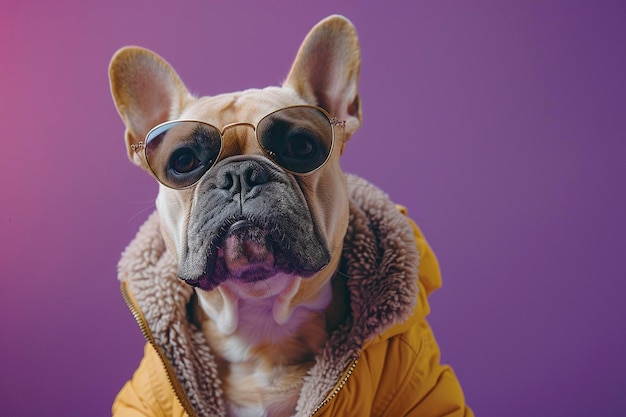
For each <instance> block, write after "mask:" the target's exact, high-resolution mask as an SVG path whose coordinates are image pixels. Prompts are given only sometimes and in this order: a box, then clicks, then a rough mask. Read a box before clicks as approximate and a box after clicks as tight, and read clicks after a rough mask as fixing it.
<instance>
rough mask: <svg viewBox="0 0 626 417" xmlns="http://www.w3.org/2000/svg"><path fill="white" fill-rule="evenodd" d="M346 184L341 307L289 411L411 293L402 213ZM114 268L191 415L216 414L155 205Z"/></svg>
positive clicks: (319, 397) (216, 397)
mask: <svg viewBox="0 0 626 417" xmlns="http://www.w3.org/2000/svg"><path fill="white" fill-rule="evenodd" d="M347 183H348V192H349V198H350V221H349V226H348V231H347V233H346V237H345V239H344V250H343V254H342V261H341V267H340V270H339V271H338V273H340V274H343V275H345V276H346V277H347V281H346V282H347V287H348V290H349V295H350V308H349V314H348V317H347V319H346V321H345V322H344V323H343V324H342V325H341V326H340V327H339V328H338V329H337V330H336V331H335V332H333V333H332V334H331V335H330V336H329V338H328V340H327V342H326V344H325V345H324V348H323V349H322V352H321V353H320V354H319V355H318V357H317V358H316V363H315V365H314V366H313V367H312V368H311V370H310V371H309V375H308V376H307V377H306V379H305V382H304V385H303V387H302V391H301V393H300V398H299V400H298V404H297V407H296V414H295V415H296V416H307V415H310V414H311V413H312V412H313V410H314V409H315V408H316V406H318V405H319V404H320V403H321V402H322V401H323V400H324V398H325V397H326V395H327V394H328V393H329V391H330V390H332V389H333V387H334V386H335V384H336V383H337V381H338V380H339V379H340V378H341V377H342V375H343V374H344V372H345V371H346V368H347V367H348V366H349V365H350V363H351V362H352V361H353V360H354V359H355V358H357V357H358V355H359V352H360V351H361V349H362V347H363V344H364V343H365V342H367V341H369V340H371V339H373V338H375V337H376V336H378V335H381V334H382V333H384V332H385V331H386V330H388V329H389V328H390V327H392V326H393V325H395V324H396V323H399V322H402V321H404V320H406V319H407V318H408V317H409V316H410V315H411V314H412V313H413V310H414V308H415V303H416V302H417V301H416V300H417V298H418V297H417V296H418V284H417V276H418V274H417V272H418V266H419V265H418V263H419V253H418V251H417V246H416V244H415V238H414V234H413V230H412V227H411V225H410V224H409V222H408V220H407V218H406V217H405V216H404V215H403V214H402V213H400V212H399V211H398V209H397V208H396V206H395V205H394V204H393V203H392V202H391V201H390V200H389V198H388V196H387V195H386V194H385V193H384V192H382V191H381V190H380V189H378V188H376V187H375V186H373V185H372V184H370V183H368V182H367V181H365V180H363V179H361V178H358V177H356V176H352V175H348V176H347ZM118 272H119V279H120V281H122V282H125V283H126V285H127V288H128V290H129V291H130V292H131V293H132V295H133V297H134V299H135V300H136V302H137V307H138V308H139V309H140V310H141V312H142V313H143V316H144V317H145V319H146V322H147V325H148V327H149V330H150V332H151V334H152V336H153V338H154V341H155V343H156V345H157V347H158V348H159V349H160V350H161V352H162V353H163V355H164V356H165V357H166V358H167V359H168V361H169V362H170V364H171V365H172V367H173V370H174V373H175V375H176V378H177V379H178V381H179V382H180V384H181V386H182V388H183V390H184V391H185V393H186V395H187V397H188V399H189V401H190V403H191V405H192V406H193V408H194V410H195V411H196V413H197V414H198V416H203V417H204V416H207V417H208V416H216V415H217V416H224V415H225V414H226V412H225V406H224V402H223V397H222V389H221V384H220V381H219V378H218V372H217V364H216V361H215V358H214V356H213V355H212V353H211V350H210V348H209V347H208V344H207V342H206V339H205V337H204V335H203V333H202V332H201V331H200V330H199V329H198V328H196V327H195V326H194V325H193V324H191V323H190V321H189V320H188V319H187V314H188V308H187V306H188V303H189V302H190V300H191V298H192V295H193V291H194V290H193V288H192V287H191V286H188V285H187V284H185V283H184V282H183V281H182V280H180V279H179V278H178V277H177V265H176V261H175V259H174V257H173V256H172V255H171V254H170V253H169V252H168V251H167V250H166V247H165V243H164V241H163V238H162V235H161V231H160V226H159V218H158V214H157V213H156V212H155V213H153V214H152V215H150V217H149V218H148V220H146V222H145V223H144V224H143V225H142V226H141V228H140V229H139V231H138V233H137V236H136V237H135V238H134V239H133V241H132V242H131V243H130V244H129V245H128V247H127V248H126V250H125V251H124V253H123V254H122V258H121V260H120V262H119V265H118Z"/></svg>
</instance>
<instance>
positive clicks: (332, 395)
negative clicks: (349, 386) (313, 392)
mask: <svg viewBox="0 0 626 417" xmlns="http://www.w3.org/2000/svg"><path fill="white" fill-rule="evenodd" d="M357 363H359V358H358V357H357V358H355V359H353V360H352V362H351V363H350V366H348V369H347V370H346V372H344V374H343V377H342V378H341V379H340V380H339V382H337V384H336V385H335V387H334V388H333V390H332V391H331V392H330V393H329V394H328V395H327V396H326V398H324V401H322V402H321V403H319V405H318V406H317V407H315V409H314V410H313V412H312V413H311V415H310V417H313V416H314V415H315V414H317V412H318V411H320V410H321V409H322V408H324V406H325V405H326V404H328V403H329V402H331V401H332V400H333V399H334V398H335V397H336V396H337V394H339V391H341V389H342V388H343V387H344V386H345V385H346V383H347V382H348V379H350V377H351V376H352V372H354V368H356V365H357Z"/></svg>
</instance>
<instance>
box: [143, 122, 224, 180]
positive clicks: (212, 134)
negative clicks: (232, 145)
mask: <svg viewBox="0 0 626 417" xmlns="http://www.w3.org/2000/svg"><path fill="white" fill-rule="evenodd" d="M221 143H222V140H221V136H220V133H219V131H218V130H217V129H216V128H215V127H213V126H211V125H209V124H206V123H201V122H194V121H174V122H170V123H165V124H162V125H159V126H157V127H155V128H154V129H153V130H152V131H150V133H148V136H147V137H146V159H147V161H148V165H149V167H150V169H151V170H152V172H153V173H154V175H155V176H156V177H157V178H158V179H159V181H161V182H162V183H163V184H165V185H167V186H168V187H171V188H185V187H188V186H190V185H192V184H194V183H195V182H197V181H198V180H199V179H200V178H201V177H202V175H204V173H205V172H206V171H207V170H208V169H209V168H210V167H211V166H212V165H213V164H214V163H215V161H216V160H217V157H218V156H219V153H220V149H221Z"/></svg>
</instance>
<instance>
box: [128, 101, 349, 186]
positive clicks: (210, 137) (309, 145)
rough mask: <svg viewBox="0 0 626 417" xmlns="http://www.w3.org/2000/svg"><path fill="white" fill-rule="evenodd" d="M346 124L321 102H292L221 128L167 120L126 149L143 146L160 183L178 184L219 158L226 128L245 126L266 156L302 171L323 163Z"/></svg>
mask: <svg viewBox="0 0 626 417" xmlns="http://www.w3.org/2000/svg"><path fill="white" fill-rule="evenodd" d="M345 124H346V122H345V121H339V120H338V119H337V118H336V117H331V116H330V114H328V112H327V111H326V110H324V109H322V108H321V107H316V106H306V105H302V106H291V107H285V108H282V109H279V110H275V111H273V112H271V113H270V114H268V115H266V116H264V117H262V118H261V120H259V121H258V122H257V124H256V125H253V124H252V123H247V122H237V123H230V124H227V125H226V126H224V127H223V128H222V129H221V130H220V129H219V128H217V127H215V126H213V125H212V124H209V123H205V122H202V121H198V120H172V121H169V122H165V123H161V124H159V125H157V126H155V127H154V128H152V129H151V130H150V131H149V132H148V134H147V135H146V139H145V141H144V142H139V143H137V144H133V145H131V149H132V150H133V151H134V152H137V153H139V152H141V151H143V155H144V158H145V160H146V163H147V165H148V168H149V169H150V171H151V172H152V174H153V175H154V177H155V178H156V179H157V180H158V181H159V182H160V183H161V184H163V185H165V186H166V187H169V188H174V189H183V188H187V187H191V186H192V185H194V184H195V183H196V182H198V181H199V180H200V178H202V176H203V175H204V174H205V173H206V172H207V171H208V170H209V169H210V168H211V167H212V166H213V165H215V163H216V162H217V161H218V160H219V158H220V155H221V152H222V148H223V142H224V132H225V131H226V130H227V129H230V128H231V127H235V126H248V127H251V128H252V129H253V130H254V131H255V133H256V139H257V141H258V143H259V145H260V146H261V149H262V150H263V152H264V153H265V155H266V156H267V157H268V158H269V159H270V160H272V161H273V162H274V163H276V164H277V165H279V166H280V167H281V168H283V169H284V170H285V171H288V172H290V173H292V174H295V175H301V176H303V175H309V174H311V173H313V172H315V171H317V170H318V169H320V168H321V167H323V166H324V164H326V162H327V161H328V159H329V157H330V154H331V152H332V150H333V146H334V142H335V126H339V127H342V128H343V127H345Z"/></svg>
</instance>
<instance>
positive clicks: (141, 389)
mask: <svg viewBox="0 0 626 417" xmlns="http://www.w3.org/2000/svg"><path fill="white" fill-rule="evenodd" d="M167 381H168V379H167V374H166V372H165V369H164V368H163V365H162V364H161V361H160V360H159V357H158V354H157V353H156V351H155V350H154V348H153V347H152V346H151V345H150V344H146V346H145V349H144V357H143V359H142V360H141V363H140V364H139V367H138V368H137V370H136V371H135V373H134V375H133V378H132V379H131V380H130V381H128V382H126V384H124V386H123V387H122V389H121V390H120V392H119V393H118V395H117V397H116V398H115V401H114V402H113V406H112V413H113V417H148V416H149V417H165V416H168V417H169V416H183V415H184V412H183V411H182V408H181V407H180V405H179V404H178V401H177V400H176V398H175V395H174V393H173V391H172V390H171V389H170V387H169V386H168V385H167V384H168V382H167Z"/></svg>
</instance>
